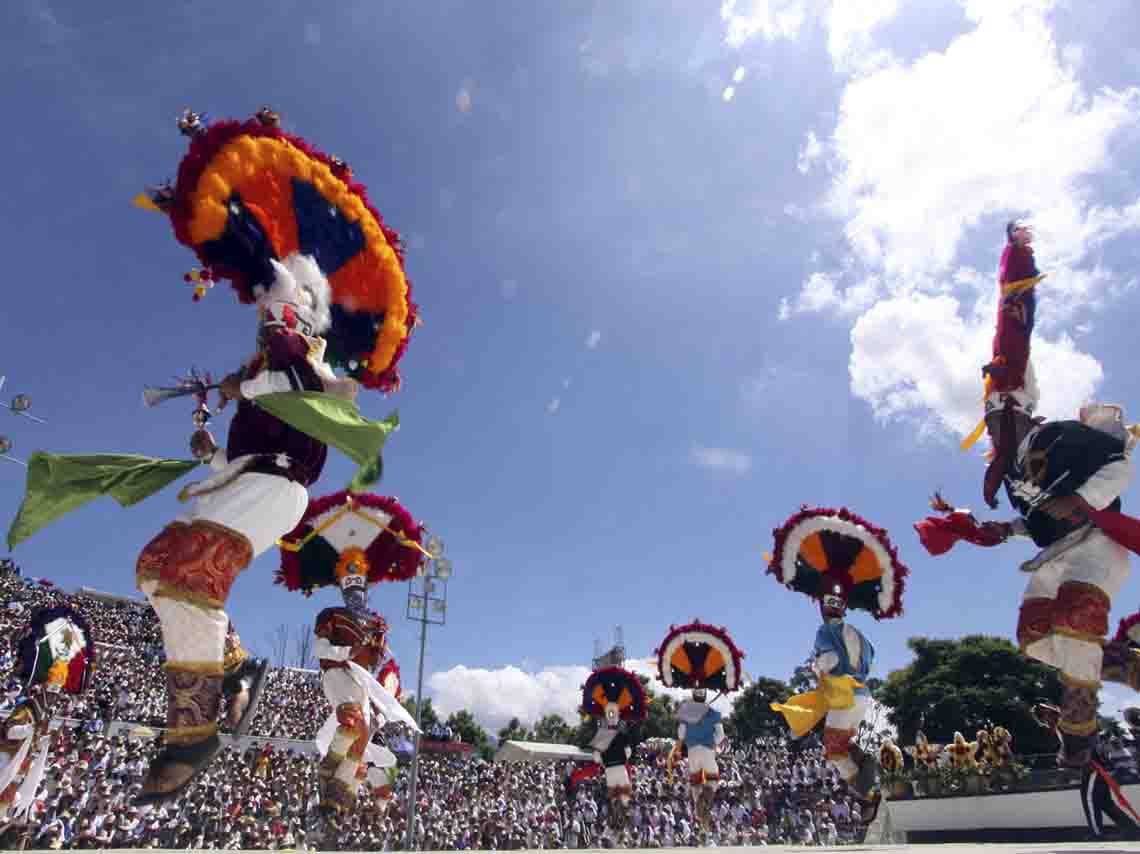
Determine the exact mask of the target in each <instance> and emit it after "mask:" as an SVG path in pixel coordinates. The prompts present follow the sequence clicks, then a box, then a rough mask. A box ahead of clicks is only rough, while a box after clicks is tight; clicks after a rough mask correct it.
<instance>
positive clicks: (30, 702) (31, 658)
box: [0, 607, 95, 834]
mask: <svg viewBox="0 0 1140 854" xmlns="http://www.w3.org/2000/svg"><path fill="white" fill-rule="evenodd" d="M94 670H95V638H94V636H93V635H92V634H91V630H90V628H88V626H87V623H86V621H85V620H84V619H83V617H81V616H80V615H79V614H78V613H76V612H75V611H73V610H72V609H70V608H66V607H57V608H45V609H42V610H40V611H37V612H35V613H34V614H32V618H31V623H30V624H29V626H28V628H27V629H26V630H25V631H24V633H23V635H22V636H21V637H20V639H19V641H18V646H17V658H16V669H15V673H14V674H13V675H14V676H15V677H16V678H17V679H19V680H20V683H21V685H22V686H23V692H24V695H25V699H24V700H22V701H21V702H20V703H18V704H17V705H16V707H15V708H14V709H12V711H11V712H9V713H8V715H7V717H6V718H5V719H4V721H3V723H2V724H0V760H2V761H3V764H2V765H0V834H3V833H4V832H6V831H7V830H8V828H9V826H10V825H11V824H12V823H16V822H20V821H22V820H25V819H26V818H27V816H28V811H29V810H30V809H31V807H32V804H33V802H34V800H35V796H36V790H37V789H38V788H39V785H40V782H41V781H42V780H43V776H44V772H45V770H46V769H47V761H48V751H49V748H50V746H51V731H50V728H49V727H50V724H51V716H52V710H53V708H54V707H55V705H56V701H57V699H58V698H59V696H60V695H61V694H81V693H83V692H84V691H86V690H87V688H88V686H89V685H90V681H91V676H92V674H93V673H94Z"/></svg>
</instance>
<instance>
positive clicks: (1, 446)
mask: <svg viewBox="0 0 1140 854" xmlns="http://www.w3.org/2000/svg"><path fill="white" fill-rule="evenodd" d="M7 379H8V378H7V377H5V376H0V391H2V390H3V388H4V381H5V380H7ZM0 406H3V407H4V408H5V409H7V410H8V411H9V412H11V413H12V414H13V415H19V416H21V417H23V418H27V419H28V420H30V421H35V422H36V423H37V424H46V423H47V422H46V421H44V420H43V419H42V418H37V417H36V416H35V415H32V413H30V412H29V411H28V410H29V409H31V408H32V399H31V398H30V397H28V396H27V395H26V394H18V395H16V396H15V397H13V398H12V402H11V403H3V402H0ZM12 444H13V443H12V440H11V438H9V437H8V436H5V435H3V434H0V460H5V461H6V462H9V463H15V464H16V465H18V466H24V467H27V465H28V464H27V463H25V462H24V461H23V460H20V459H17V458H16V457H13V456H11V455H10V454H9V453H8V452H9V451H11V450H12Z"/></svg>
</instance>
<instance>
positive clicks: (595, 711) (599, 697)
mask: <svg viewBox="0 0 1140 854" xmlns="http://www.w3.org/2000/svg"><path fill="white" fill-rule="evenodd" d="M580 711H581V713H582V714H583V715H585V716H587V717H591V718H594V720H596V721H597V722H598V730H597V732H596V733H594V737H593V738H592V739H591V740H590V749H591V750H592V751H593V753H594V764H593V765H587V766H586V767H584V768H581V769H579V770H578V771H575V772H574V773H573V774H572V775H571V777H570V781H569V785H568V795H572V793H573V792H574V790H575V787H576V786H577V785H578V783H579V782H581V781H582V780H586V779H589V778H590V777H594V776H597V775H598V774H600V773H604V774H605V778H606V792H607V794H608V796H609V803H610V823H611V825H612V826H613V827H614V829H615V830H620V829H621V828H623V827H624V826H625V824H626V821H627V818H628V815H627V813H628V810H629V804H630V801H631V800H632V799H633V779H632V776H631V771H630V766H629V761H630V758H631V757H632V756H633V748H634V747H635V746H636V741H635V738H634V736H633V734H632V730H631V728H632V727H634V726H636V725H637V724H638V723H640V722H641V721H643V720H645V717H646V715H648V713H649V706H648V703H647V702H646V699H645V690H644V689H643V688H642V687H641V680H640V679H639V678H638V677H637V674H635V673H631V672H630V671H628V670H624V669H622V668H621V667H602V668H599V669H598V670H595V671H594V672H593V673H591V674H590V677H589V678H588V679H587V680H586V682H585V684H584V685H583V686H582V705H581V707H580Z"/></svg>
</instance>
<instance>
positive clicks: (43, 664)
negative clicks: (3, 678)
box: [17, 606, 95, 694]
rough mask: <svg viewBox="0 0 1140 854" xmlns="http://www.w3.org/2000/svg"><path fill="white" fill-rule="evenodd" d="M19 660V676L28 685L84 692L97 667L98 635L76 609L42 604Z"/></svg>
mask: <svg viewBox="0 0 1140 854" xmlns="http://www.w3.org/2000/svg"><path fill="white" fill-rule="evenodd" d="M17 660H18V668H17V676H18V678H19V679H20V681H21V682H23V683H24V684H25V685H29V686H31V685H47V686H51V687H54V688H58V689H59V690H61V691H64V692H66V693H68V694H82V693H83V692H84V691H86V690H87V687H88V685H89V684H90V681H91V676H92V674H93V673H94V671H95V637H94V635H92V634H91V629H90V628H89V627H88V625H87V621H86V620H85V619H84V618H83V617H82V616H81V615H80V614H79V613H78V612H77V611H75V610H74V609H72V608H68V607H66V606H59V607H54V608H43V609H41V610H39V611H36V612H35V613H34V614H32V619H31V624H30V625H29V626H28V629H27V631H26V632H25V634H24V635H23V637H22V638H21V639H20V641H19V648H18V659H17Z"/></svg>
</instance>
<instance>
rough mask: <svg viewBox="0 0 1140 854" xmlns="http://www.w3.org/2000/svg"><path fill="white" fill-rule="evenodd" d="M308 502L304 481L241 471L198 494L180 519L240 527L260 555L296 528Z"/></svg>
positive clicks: (254, 550) (238, 529) (240, 532)
mask: <svg viewBox="0 0 1140 854" xmlns="http://www.w3.org/2000/svg"><path fill="white" fill-rule="evenodd" d="M308 506H309V493H308V491H307V490H306V489H305V487H303V486H301V484H299V483H294V482H293V481H291V480H289V479H288V478H285V477H279V476H277V475H274V474H260V473H258V472H252V473H247V474H242V475H238V477H237V478H235V479H234V480H233V481H232V482H231V483H229V484H227V485H226V486H223V487H222V488H221V489H219V490H218V491H217V492H210V493H207V494H206V495H202V496H200V497H198V498H196V499H195V500H194V504H193V506H192V507H191V508H190V510H189V511H188V512H186V513H184V514H183V515H181V516H179V517H178V520H177V521H179V522H185V523H187V524H189V523H191V522H195V521H199V520H201V521H204V522H213V523H214V524H217V525H221V526H222V527H224V528H229V529H230V530H231V531H237V532H238V533H239V534H242V535H243V536H244V537H245V538H246V539H247V540H249V544H250V545H251V546H253V556H254V557H257V556H258V555H259V554H262V553H263V552H266V551H269V549H271V548H273V547H274V546H275V545H277V540H278V539H279V538H280V537H283V536H284V535H285V534H288V533H289V532H290V531H292V530H293V529H294V528H296V527H297V523H298V522H300V521H301V517H302V516H304V515H305V510H306V508H307V507H308Z"/></svg>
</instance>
